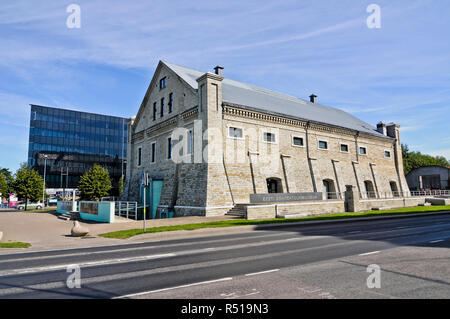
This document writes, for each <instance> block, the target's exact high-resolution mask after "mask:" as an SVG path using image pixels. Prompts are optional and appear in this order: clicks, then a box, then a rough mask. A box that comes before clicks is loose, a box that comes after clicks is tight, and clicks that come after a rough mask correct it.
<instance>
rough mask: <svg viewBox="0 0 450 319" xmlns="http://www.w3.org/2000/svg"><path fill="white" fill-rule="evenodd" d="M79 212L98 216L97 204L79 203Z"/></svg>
mask: <svg viewBox="0 0 450 319" xmlns="http://www.w3.org/2000/svg"><path fill="white" fill-rule="evenodd" d="M80 212H83V213H86V214H92V215H98V202H81V203H80Z"/></svg>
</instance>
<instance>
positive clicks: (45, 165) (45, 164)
mask: <svg viewBox="0 0 450 319" xmlns="http://www.w3.org/2000/svg"><path fill="white" fill-rule="evenodd" d="M46 170H47V155H44V185H43V186H42V205H44V206H45V173H46Z"/></svg>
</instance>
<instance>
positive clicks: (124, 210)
mask: <svg viewBox="0 0 450 319" xmlns="http://www.w3.org/2000/svg"><path fill="white" fill-rule="evenodd" d="M137 210H138V205H137V202H116V205H115V215H117V216H119V217H125V218H129V219H134V220H137V219H138V211H137Z"/></svg>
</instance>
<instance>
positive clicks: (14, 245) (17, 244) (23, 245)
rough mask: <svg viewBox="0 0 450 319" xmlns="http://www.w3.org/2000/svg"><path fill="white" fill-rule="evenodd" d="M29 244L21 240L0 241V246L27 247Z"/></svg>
mask: <svg viewBox="0 0 450 319" xmlns="http://www.w3.org/2000/svg"><path fill="white" fill-rule="evenodd" d="M30 246H31V244H29V243H22V242H11V243H0V248H28V247H30Z"/></svg>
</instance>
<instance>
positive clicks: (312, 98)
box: [309, 94, 317, 103]
mask: <svg viewBox="0 0 450 319" xmlns="http://www.w3.org/2000/svg"><path fill="white" fill-rule="evenodd" d="M309 101H310V102H311V103H317V95H315V94H311V95H310V96H309Z"/></svg>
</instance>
